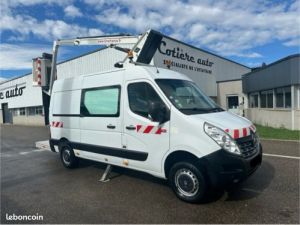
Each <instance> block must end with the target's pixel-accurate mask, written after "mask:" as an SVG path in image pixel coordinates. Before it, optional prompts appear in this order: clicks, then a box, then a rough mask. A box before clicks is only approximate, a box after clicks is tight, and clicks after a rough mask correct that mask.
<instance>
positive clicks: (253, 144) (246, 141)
mask: <svg viewBox="0 0 300 225" xmlns="http://www.w3.org/2000/svg"><path fill="white" fill-rule="evenodd" d="M236 142H237V144H238V146H239V148H240V150H241V153H242V156H243V157H244V158H248V157H251V156H253V155H254V154H255V153H256V152H257V150H258V149H257V137H256V135H255V134H254V133H252V132H251V134H250V135H249V136H247V137H243V138H238V139H237V140H236Z"/></svg>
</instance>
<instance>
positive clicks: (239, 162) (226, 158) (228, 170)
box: [201, 144, 262, 189]
mask: <svg viewBox="0 0 300 225" xmlns="http://www.w3.org/2000/svg"><path fill="white" fill-rule="evenodd" d="M257 148H258V149H257V152H256V153H255V154H254V155H253V156H251V157H249V158H244V157H242V156H238V155H233V154H231V153H229V152H227V151H226V150H223V149H220V150H218V151H216V152H214V153H211V154H209V155H207V156H205V157H203V158H202V159H201V161H202V162H201V164H202V165H203V164H204V165H205V167H206V174H207V176H208V178H209V180H210V184H211V186H212V187H213V188H217V189H218V188H224V187H228V186H230V185H232V184H235V183H239V182H242V181H244V180H245V179H247V178H248V177H249V176H250V175H251V174H253V173H254V172H255V171H256V170H257V169H258V168H259V166H260V165H261V162H262V146H261V144H259V146H258V147H257Z"/></svg>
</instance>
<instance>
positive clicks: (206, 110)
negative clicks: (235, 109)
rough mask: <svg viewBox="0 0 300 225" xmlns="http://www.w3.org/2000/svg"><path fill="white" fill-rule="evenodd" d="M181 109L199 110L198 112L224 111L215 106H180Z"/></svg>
mask: <svg viewBox="0 0 300 225" xmlns="http://www.w3.org/2000/svg"><path fill="white" fill-rule="evenodd" d="M181 110H191V111H200V112H222V111H224V110H223V109H222V108H220V107H215V108H197V107H194V108H181Z"/></svg>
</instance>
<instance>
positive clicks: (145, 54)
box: [136, 30, 163, 64]
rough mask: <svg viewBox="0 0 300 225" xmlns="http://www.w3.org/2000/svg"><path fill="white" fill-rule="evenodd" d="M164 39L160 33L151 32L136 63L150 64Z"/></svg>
mask: <svg viewBox="0 0 300 225" xmlns="http://www.w3.org/2000/svg"><path fill="white" fill-rule="evenodd" d="M162 39H163V36H162V35H161V34H160V33H158V32H154V31H153V30H151V31H150V33H149V35H148V37H147V40H146V42H145V44H144V46H143V48H142V51H141V52H140V54H139V57H138V58H137V60H136V61H137V62H139V63H145V64H149V63H150V62H151V60H152V58H153V57H154V54H155V52H156V50H157V49H158V47H159V45H160V42H161V40H162Z"/></svg>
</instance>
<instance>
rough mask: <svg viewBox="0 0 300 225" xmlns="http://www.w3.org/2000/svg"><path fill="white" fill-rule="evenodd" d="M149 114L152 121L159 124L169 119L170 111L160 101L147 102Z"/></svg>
mask: <svg viewBox="0 0 300 225" xmlns="http://www.w3.org/2000/svg"><path fill="white" fill-rule="evenodd" d="M149 114H150V116H151V118H152V120H153V121H154V122H159V124H162V123H165V122H167V121H169V120H170V111H169V109H167V107H166V106H165V104H163V103H161V102H153V101H150V102H149Z"/></svg>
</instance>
